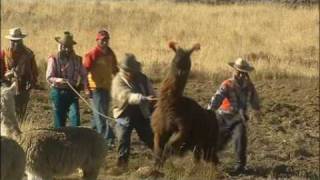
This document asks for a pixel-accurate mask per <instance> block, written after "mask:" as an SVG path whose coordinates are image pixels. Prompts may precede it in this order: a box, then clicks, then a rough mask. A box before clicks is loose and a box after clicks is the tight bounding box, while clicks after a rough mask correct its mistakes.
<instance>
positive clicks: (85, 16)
mask: <svg viewBox="0 0 320 180" xmlns="http://www.w3.org/2000/svg"><path fill="white" fill-rule="evenodd" d="M1 2H2V9H1V35H2V38H1V44H2V45H3V46H7V44H8V41H7V40H6V39H4V38H3V37H4V35H5V34H7V33H8V29H9V28H11V27H16V26H20V27H22V29H23V30H24V31H26V32H27V33H28V34H29V36H28V37H27V38H26V39H25V41H26V44H27V45H28V46H29V47H30V48H31V49H33V50H34V52H35V54H36V57H37V60H38V62H39V64H40V66H41V67H42V68H43V69H44V68H45V62H46V58H47V57H48V55H50V54H52V53H55V52H56V49H57V44H56V42H55V41H54V39H53V38H54V36H57V35H61V34H62V32H63V31H65V30H68V31H71V32H72V33H73V34H74V37H75V40H76V41H77V42H78V45H76V47H75V48H76V51H77V53H78V54H79V55H83V54H84V53H86V52H87V51H88V50H89V49H90V48H92V47H93V46H94V45H95V34H96V32H97V31H98V30H99V29H100V28H107V29H108V30H109V31H110V33H111V47H112V48H114V50H115V53H116V55H117V56H118V58H119V59H121V58H122V56H123V54H124V53H125V52H132V53H134V54H136V56H137V57H138V58H139V59H140V60H141V61H143V63H144V65H145V69H146V71H148V72H150V73H151V72H152V71H154V68H155V67H159V66H158V65H159V64H160V65H166V64H167V63H168V59H170V58H171V54H170V53H169V50H168V47H167V43H168V41H170V40H174V41H177V42H179V43H180V44H181V45H182V46H186V47H188V46H189V47H190V46H192V44H193V43H196V42H199V43H200V44H201V45H202V50H201V51H200V52H199V53H195V55H194V62H193V63H194V64H193V70H194V71H199V72H204V73H205V74H207V75H214V74H223V73H224V72H225V70H226V69H228V67H227V66H226V62H228V61H231V60H233V59H234V58H236V57H239V56H249V57H250V58H249V59H250V60H251V61H252V63H253V64H254V65H255V66H256V69H257V71H256V75H258V78H259V77H266V78H279V77H288V76H297V77H312V78H314V77H316V78H317V77H318V76H319V70H318V62H319V56H318V54H319V11H318V8H317V7H316V6H314V7H303V6H301V7H298V8H294V9H293V8H290V7H287V6H285V5H281V4H255V5H220V6H209V5H201V4H173V3H169V2H167V3H166V2H163V3H154V2H152V1H143V2H140V3H139V2H126V1H124V2H123V1H121V2H112V1H111V2H110V1H79V0H78V1H76V0H68V1H61V0H59V1H46V0H44V1H43V0H42V1H40V0H38V1H37V0H29V1H27V0H26V1H22V0H21V1H19V0H18V1H17V0H10V1H9V0H3V1H1ZM17 5H18V6H17ZM161 67H162V66H161Z"/></svg>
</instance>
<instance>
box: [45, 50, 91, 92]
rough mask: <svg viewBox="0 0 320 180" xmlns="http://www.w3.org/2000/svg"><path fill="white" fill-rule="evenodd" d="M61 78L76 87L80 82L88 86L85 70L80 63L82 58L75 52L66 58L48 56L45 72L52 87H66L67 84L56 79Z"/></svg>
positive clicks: (85, 86)
mask: <svg viewBox="0 0 320 180" xmlns="http://www.w3.org/2000/svg"><path fill="white" fill-rule="evenodd" d="M60 78H63V79H66V80H68V82H69V83H70V84H71V85H72V86H74V87H78V85H79V84H80V82H81V83H82V84H83V85H84V88H85V89H87V87H88V79H87V71H86V69H85V68H84V66H83V65H82V59H81V57H80V56H77V55H76V54H73V55H71V56H70V57H69V58H68V59H66V58H62V57H60V56H59V53H58V54H57V55H56V56H50V57H49V59H48V66H47V72H46V79H47V81H48V82H49V83H50V84H51V86H53V87H57V88H68V85H67V84H65V83H64V84H61V83H58V79H60Z"/></svg>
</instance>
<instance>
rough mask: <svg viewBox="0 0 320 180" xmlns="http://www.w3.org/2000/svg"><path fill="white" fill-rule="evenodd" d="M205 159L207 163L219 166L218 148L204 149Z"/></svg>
mask: <svg viewBox="0 0 320 180" xmlns="http://www.w3.org/2000/svg"><path fill="white" fill-rule="evenodd" d="M203 159H204V160H205V161H206V162H212V163H213V164H214V165H217V164H219V158H218V156H217V151H216V148H214V147H207V148H205V149H204V155H203Z"/></svg>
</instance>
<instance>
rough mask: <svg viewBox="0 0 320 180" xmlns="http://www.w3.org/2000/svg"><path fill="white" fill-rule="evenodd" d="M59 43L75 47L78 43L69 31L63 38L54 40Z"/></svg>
mask: <svg viewBox="0 0 320 180" xmlns="http://www.w3.org/2000/svg"><path fill="white" fill-rule="evenodd" d="M54 39H55V40H56V41H57V42H58V43H60V44H62V45H70V46H73V45H75V44H77V42H75V41H74V40H73V36H72V34H71V33H70V32H69V31H65V32H64V34H63V37H59V36H57V37H55V38H54Z"/></svg>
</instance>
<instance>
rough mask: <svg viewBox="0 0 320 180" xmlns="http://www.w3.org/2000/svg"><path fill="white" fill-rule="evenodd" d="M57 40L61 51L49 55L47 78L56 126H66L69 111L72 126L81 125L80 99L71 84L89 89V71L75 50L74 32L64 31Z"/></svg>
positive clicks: (74, 86)
mask: <svg viewBox="0 0 320 180" xmlns="http://www.w3.org/2000/svg"><path fill="white" fill-rule="evenodd" d="M55 40H56V41H57V42H58V43H59V52H58V53H57V54H55V55H53V56H50V57H49V59H48V66H47V72H46V79H47V81H48V82H49V84H50V85H51V92H50V96H51V100H52V102H53V110H54V127H55V128H60V127H65V126H66V119H67V114H68V112H69V119H70V121H71V126H79V125H80V113H79V100H78V96H77V94H76V93H75V92H74V91H73V90H72V89H71V87H70V86H69V84H70V85H71V86H72V87H73V88H76V89H78V87H79V85H80V84H81V85H83V86H84V89H87V86H88V81H87V72H86V69H85V68H84V67H83V65H82V58H81V57H80V56H78V55H76V53H75V52H74V49H73V46H74V45H75V44H76V42H75V41H74V40H73V36H72V34H71V33H70V32H64V36H63V37H62V38H61V37H55ZM67 82H68V83H67Z"/></svg>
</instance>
